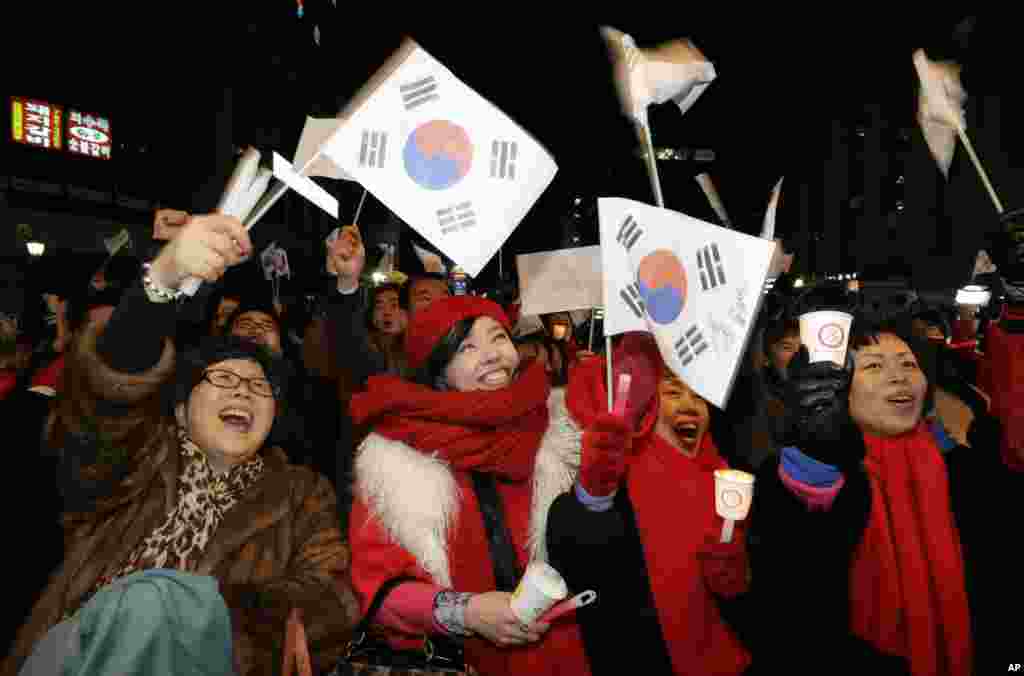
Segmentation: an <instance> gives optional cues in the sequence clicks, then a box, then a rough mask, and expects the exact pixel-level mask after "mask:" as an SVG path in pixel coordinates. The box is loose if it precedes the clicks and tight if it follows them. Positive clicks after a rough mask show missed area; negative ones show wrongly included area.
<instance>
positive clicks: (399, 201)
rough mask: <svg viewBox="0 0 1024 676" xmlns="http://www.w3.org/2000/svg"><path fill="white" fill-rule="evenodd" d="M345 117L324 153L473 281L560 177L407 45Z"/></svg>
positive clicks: (535, 147)
mask: <svg viewBox="0 0 1024 676" xmlns="http://www.w3.org/2000/svg"><path fill="white" fill-rule="evenodd" d="M342 116H343V119H344V123H343V124H342V125H341V127H340V128H339V129H338V131H337V132H335V134H334V136H332V137H331V139H330V140H329V141H328V142H327V143H326V144H325V145H324V147H323V152H324V153H325V154H326V155H327V156H328V157H330V158H331V160H332V161H333V162H334V163H335V164H336V165H337V166H338V167H339V168H340V169H342V170H343V171H345V172H347V173H348V174H350V175H351V176H352V177H354V178H355V180H357V181H359V183H361V184H362V185H363V186H364V187H365V188H366V189H367V190H369V191H370V192H371V193H373V195H374V196H375V197H376V198H377V199H379V200H380V201H381V202H383V203H384V204H385V205H386V206H387V207H388V208H389V209H391V211H392V212H394V214H395V215H396V216H398V217H399V218H401V219H402V220H403V221H405V222H406V223H408V224H409V226H411V227H412V228H414V229H415V230H416V231H417V232H419V233H420V234H421V235H423V236H424V237H425V238H426V239H427V240H428V241H429V242H430V243H431V244H433V245H434V246H435V247H437V248H438V249H439V250H440V251H442V252H444V254H445V255H446V256H448V257H449V258H450V259H452V260H453V261H455V263H457V264H458V265H459V266H461V267H462V268H463V269H464V270H465V272H466V273H467V274H469V275H470V276H473V277H475V276H477V275H478V274H479V273H480V270H481V269H482V268H483V267H484V265H485V264H486V263H487V261H488V260H490V259H491V257H492V256H493V255H494V254H495V253H496V252H497V251H498V248H499V247H501V245H502V244H503V243H504V242H505V240H506V239H507V238H508V236H509V235H510V234H511V233H512V231H513V230H514V229H515V227H516V226H517V225H519V223H520V221H522V219H523V217H524V216H526V213H527V212H528V211H529V210H530V208H531V207H532V206H533V204H534V202H536V201H537V198H539V197H540V195H541V193H543V192H544V190H545V189H546V188H547V187H548V185H549V184H550V183H551V180H552V179H553V178H554V177H555V173H556V172H557V170H558V167H557V166H556V164H555V161H554V159H553V158H552V157H551V155H550V154H548V152H547V151H546V150H545V149H544V148H543V147H542V146H541V145H540V144H539V143H538V142H537V141H536V140H535V139H534V138H533V137H531V136H530V135H529V134H528V133H526V132H525V131H524V130H523V129H522V128H521V127H519V126H518V125H517V124H516V123H515V122H513V121H512V120H511V119H509V118H508V116H506V115H505V114H504V113H502V112H501V111H500V110H498V109H497V108H495V107H494V106H493V105H491V104H490V103H489V102H487V101H486V100H484V98H483V97H481V96H480V95H479V94H477V93H476V92H474V91H473V90H472V89H470V88H469V87H467V86H466V85H465V84H464V83H463V82H461V81H460V80H459V79H458V78H456V77H455V75H453V74H452V72H451V71H449V70H448V69H447V68H445V67H444V66H443V65H442V64H441V63H440V62H439V61H437V60H436V59H434V58H433V57H432V56H430V55H429V54H428V53H427V52H425V51H424V50H423V49H421V48H420V47H419V45H417V44H416V43H415V42H412V41H406V42H405V44H403V46H402V47H401V48H400V49H399V51H398V52H397V53H396V54H395V56H394V57H392V58H391V59H390V60H389V63H388V66H387V67H386V68H385V69H382V70H381V71H378V73H377V74H376V75H375V76H374V78H373V79H372V81H371V84H370V85H369V86H368V87H367V88H365V89H364V91H363V92H362V93H361V94H360V95H359V96H358V97H357V98H356V99H355V100H354V102H353V103H352V104H350V105H349V106H348V108H347V109H346V110H345V111H344V112H343V113H342ZM382 148H383V150H382Z"/></svg>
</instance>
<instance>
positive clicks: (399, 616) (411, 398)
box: [349, 296, 589, 676]
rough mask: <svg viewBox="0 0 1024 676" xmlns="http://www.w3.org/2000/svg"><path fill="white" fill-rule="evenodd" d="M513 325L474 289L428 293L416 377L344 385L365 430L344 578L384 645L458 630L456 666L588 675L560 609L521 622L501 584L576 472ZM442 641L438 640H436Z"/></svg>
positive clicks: (572, 433) (533, 555)
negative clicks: (431, 297) (459, 662)
mask: <svg viewBox="0 0 1024 676" xmlns="http://www.w3.org/2000/svg"><path fill="white" fill-rule="evenodd" d="M510 329H511V326H510V324H509V321H508V318H507V317H506V315H505V313H504V312H503V311H502V309H501V308H500V307H499V306H498V305H497V304H495V303H493V302H491V301H488V300H485V299H482V298H479V297H476V296H455V297H449V298H443V299H440V300H437V301H435V302H434V303H432V304H431V305H430V306H429V307H427V308H426V309H424V310H421V311H420V312H417V313H416V314H415V315H414V317H413V319H412V321H411V323H410V325H409V328H408V331H407V335H406V354H407V358H408V363H409V366H410V368H411V369H412V370H413V372H414V375H413V377H412V378H411V379H402V378H399V377H397V376H394V375H379V376H373V377H371V378H370V379H369V381H368V383H367V391H366V392H365V393H361V394H357V395H355V396H354V397H353V399H352V404H351V413H352V417H353V419H354V420H355V422H356V423H357V424H362V423H364V422H366V423H369V424H370V425H371V426H372V428H373V432H372V433H371V434H370V435H369V436H368V437H367V439H366V441H365V442H364V443H363V445H362V446H361V447H360V450H359V453H358V455H357V457H356V459H355V489H354V492H355V496H354V497H355V499H354V504H353V507H352V513H351V517H350V520H349V524H350V525H349V536H350V541H351V547H352V580H353V584H354V587H355V589H356V593H357V596H358V597H359V600H360V603H361V607H362V609H363V612H364V613H366V612H367V610H368V609H369V608H370V606H371V604H372V602H373V600H374V599H375V598H377V597H378V596H379V597H380V598H382V599H383V601H382V603H381V605H380V607H379V610H378V611H377V612H376V614H375V615H374V616H373V618H372V621H373V623H374V624H376V625H380V626H382V627H383V628H384V629H385V630H386V633H387V635H388V638H389V642H390V643H391V644H392V647H394V648H396V649H399V650H403V649H408V650H412V649H415V648H416V647H418V646H422V645H423V638H424V637H425V636H430V637H432V638H433V639H434V640H435V645H437V639H439V638H440V639H441V640H440V645H445V644H447V643H461V644H462V646H463V648H464V656H465V662H466V664H467V666H469V667H472V668H475V669H476V670H478V671H479V672H480V673H484V674H488V675H489V676H493V675H501V674H533V675H543V674H551V675H552V676H553V675H555V674H584V675H588V674H589V668H588V666H587V661H586V658H585V656H584V653H583V647H582V644H581V641H580V637H579V631H578V627H577V625H576V624H575V622H573V621H571V620H570V621H564V620H563V621H559V622H558V623H556V624H554V625H551V626H548V625H546V624H542V623H535V624H522V623H520V622H519V620H518V619H517V618H516V616H515V615H514V613H513V612H512V610H511V607H510V600H511V598H512V595H511V592H512V591H513V590H514V589H515V587H516V585H517V583H518V581H519V579H520V578H521V577H522V574H523V572H524V570H525V569H526V566H527V565H528V564H529V563H530V562H531V561H538V560H539V561H544V560H546V559H547V552H546V547H545V537H544V534H545V530H546V518H547V511H548V508H549V506H550V505H551V503H552V502H553V501H554V499H555V498H556V497H557V496H558V495H559V494H561V493H564V492H565V491H567V490H569V489H570V488H571V487H572V485H573V481H574V479H575V476H576V472H577V470H578V466H579V458H580V444H581V438H582V433H581V431H580V430H579V428H577V427H576V426H575V425H574V424H573V423H572V421H571V419H570V417H569V415H568V413H567V412H566V409H565V402H564V394H563V392H562V391H561V390H552V389H551V386H550V384H549V380H548V377H547V374H546V373H545V372H544V368H543V367H542V366H541V365H540V364H537V363H531V364H529V365H524V367H523V369H520V360H519V354H518V352H517V351H516V347H515V345H514V343H513V342H512V339H511V337H510ZM445 639H448V640H447V641H446V640H445Z"/></svg>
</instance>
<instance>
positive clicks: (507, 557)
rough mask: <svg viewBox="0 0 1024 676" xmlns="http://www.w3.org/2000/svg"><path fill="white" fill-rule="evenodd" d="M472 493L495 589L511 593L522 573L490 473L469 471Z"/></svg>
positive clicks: (502, 507)
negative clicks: (485, 532)
mask: <svg viewBox="0 0 1024 676" xmlns="http://www.w3.org/2000/svg"><path fill="white" fill-rule="evenodd" d="M470 476H471V477H472V479H473V492H474V493H476V499H477V502H478V503H479V504H480V514H481V515H483V518H484V529H485V530H486V531H487V545H488V547H489V548H490V550H491V563H492V564H493V565H494V582H495V589H497V590H498V591H503V592H514V591H515V589H516V586H517V585H518V584H519V578H520V577H522V574H521V572H520V570H519V565H518V559H517V557H516V549H515V547H514V546H513V545H512V536H511V535H510V534H509V532H508V526H507V525H506V523H507V522H506V521H505V509H504V506H503V505H502V502H501V495H499V494H498V486H497V483H496V482H495V478H494V475H493V474H484V473H482V472H471V473H470Z"/></svg>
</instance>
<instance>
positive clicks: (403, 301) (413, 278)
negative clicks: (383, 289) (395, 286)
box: [398, 272, 448, 309]
mask: <svg viewBox="0 0 1024 676" xmlns="http://www.w3.org/2000/svg"><path fill="white" fill-rule="evenodd" d="M428 279H432V280H434V281H437V282H442V283H443V284H444V285H445V288H447V287H448V278H447V277H445V276H444V275H442V274H441V273H439V272H419V273H416V274H412V275H409V281H407V282H406V283H405V284H403V285H402V289H401V291H399V293H398V304H399V305H400V306H401V307H403V308H405V309H409V301H410V300H411V299H412V287H413V286H415V285H416V283H417V282H422V281H423V280H428Z"/></svg>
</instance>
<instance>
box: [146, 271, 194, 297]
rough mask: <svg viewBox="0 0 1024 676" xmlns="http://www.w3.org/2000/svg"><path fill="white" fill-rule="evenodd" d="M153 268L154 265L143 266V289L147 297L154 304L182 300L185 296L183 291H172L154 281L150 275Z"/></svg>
mask: <svg viewBox="0 0 1024 676" xmlns="http://www.w3.org/2000/svg"><path fill="white" fill-rule="evenodd" d="M152 266H153V265H152V263H145V264H143V266H142V288H143V290H145V292H146V297H147V298H149V300H150V301H151V302H153V303H169V302H171V301H172V300H178V299H179V298H181V297H182V296H183V295H184V294H183V293H182V292H181V291H172V290H171V289H168V288H165V287H163V286H161V285H160V284H157V283H156V282H155V281H154V280H153V277H152V276H150V274H149V269H150V268H151V267H152Z"/></svg>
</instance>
